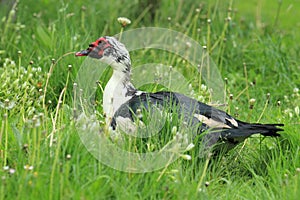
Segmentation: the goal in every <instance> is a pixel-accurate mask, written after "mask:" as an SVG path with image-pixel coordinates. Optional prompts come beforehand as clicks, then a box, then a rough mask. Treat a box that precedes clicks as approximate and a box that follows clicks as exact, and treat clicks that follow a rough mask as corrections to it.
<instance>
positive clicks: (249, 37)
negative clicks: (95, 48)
mask: <svg viewBox="0 0 300 200" xmlns="http://www.w3.org/2000/svg"><path fill="white" fill-rule="evenodd" d="M299 11H300V3H299V2H298V1H297V0H286V1H281V0H276V1H271V0H261V1H260V0H250V1H240V0H226V1H221V0H212V1H209V0H208V1H193V0H187V1H184V0H175V1H171V0H165V1H159V0H144V1H143V0H134V1H125V0H116V1H101V0H100V1H92V0H85V1H67V0H60V1H54V0H43V1H34V0H26V1H20V0H19V1H7V0H0V200H7V199H80V200H83V199H298V198H299V196H300V145H299V144H300V134H299V129H300V91H299V89H298V88H300V60H299V58H300V45H299V41H300V32H299V30H300V21H299V19H300V12H299ZM118 17H126V18H128V19H130V20H131V24H129V25H127V26H126V27H122V26H121V25H120V24H119V23H118V21H117V18H118ZM141 27H160V28H167V29H171V30H175V31H178V32H181V33H183V34H185V35H187V36H188V37H190V38H193V39H194V40H195V41H197V42H198V43H199V45H201V46H205V51H207V52H208V53H209V55H210V57H211V59H212V60H213V61H214V63H215V65H216V67H217V69H218V70H219V72H220V74H221V77H222V79H223V80H224V83H225V85H224V90H225V91H226V96H225V101H226V102H225V104H223V105H217V106H219V107H218V108H219V109H222V110H225V111H226V112H228V113H230V114H231V115H232V116H234V117H237V118H238V119H240V120H243V121H248V122H259V123H283V124H285V126H284V131H283V132H280V133H281V136H280V137H278V138H265V137H262V136H260V135H255V136H253V137H251V138H248V139H247V140H246V141H245V142H244V143H242V144H240V145H238V146H237V147H236V148H235V149H233V150H231V151H229V152H228V153H226V154H220V155H218V156H217V157H214V158H212V157H207V158H205V159H203V158H199V157H198V153H197V150H196V149H192V150H190V151H188V152H184V155H183V156H181V157H179V158H178V159H177V160H176V161H175V162H173V163H172V164H170V165H168V166H165V167H164V168H162V169H159V170H155V171H153V172H148V173H128V172H123V171H118V170H115V169H113V168H111V167H109V166H107V165H105V164H103V163H102V162H100V161H99V160H98V159H96V158H95V157H94V156H93V155H92V154H90V152H89V151H88V150H87V148H86V147H85V145H84V144H83V143H82V140H81V138H80V136H79V134H78V131H77V128H76V123H77V121H76V117H74V109H73V103H74V101H73V97H74V85H75V86H76V77H77V74H78V71H79V69H80V67H81V65H82V63H83V62H84V59H85V58H78V57H75V56H74V54H75V52H77V51H79V50H82V49H86V48H87V47H88V45H89V44H90V43H91V42H93V41H95V40H96V39H97V38H99V37H101V36H106V35H108V36H113V35H116V34H119V33H120V32H125V31H128V30H134V29H136V28H141ZM145 39H146V38H145ZM130 54H131V59H132V68H133V70H134V68H135V66H140V65H143V64H147V63H158V62H159V63H163V64H165V65H168V66H172V67H173V68H174V69H175V70H176V71H178V72H180V74H182V75H183V76H184V78H185V79H186V80H188V81H189V83H190V86H189V88H190V89H191V91H193V94H192V95H194V96H193V97H196V98H198V99H201V100H202V101H204V102H205V103H215V102H210V99H211V97H210V93H209V92H208V88H207V87H206V83H205V82H203V81H202V80H201V79H200V78H199V74H198V72H197V70H194V69H195V68H194V67H193V66H191V63H188V62H186V61H185V60H184V59H182V58H180V57H178V56H177V55H175V54H170V53H167V52H163V51H159V50H151V49H150V50H143V49H141V50H137V51H133V52H130ZM111 73H112V70H111V69H109V68H107V69H105V70H104V73H103V74H102V75H101V77H99V81H98V82H97V83H95V84H94V85H91V87H95V88H96V96H95V98H94V102H93V103H94V104H93V105H95V113H96V116H97V118H98V120H99V124H100V126H101V127H102V128H104V126H105V125H104V117H103V112H102V89H103V88H104V87H105V84H106V83H107V81H108V80H109V78H110V75H111ZM133 76H135V75H134V74H133ZM74 83H75V84H74ZM141 89H143V90H146V91H149V92H155V91H159V90H164V89H168V88H165V87H164V86H161V85H157V84H155V83H154V84H147V85H144V86H142V88H141ZM83 104H84V103H83ZM171 132H172V130H168V129H164V131H162V133H161V138H162V140H161V141H157V140H155V139H153V140H152V141H151V140H149V141H148V142H149V146H150V147H153V148H154V149H155V148H163V145H162V146H159V145H161V144H159V145H158V143H160V142H162V141H166V143H167V140H168V139H169V137H170V134H172V133H171ZM107 135H109V134H107ZM107 137H109V136H107ZM151 142H152V143H151ZM127 145H128V146H127ZM144 145H145V144H143V143H142V142H141V141H139V142H136V141H133V142H132V141H131V140H130V139H128V141H127V142H126V145H124V148H127V149H129V150H132V151H134V150H135V149H137V148H140V147H141V148H143V146H144ZM147 145H148V143H147ZM151 145H152V146H151ZM149 149H150V150H149ZM147 150H149V151H151V148H148V149H146V151H147ZM187 155H188V156H191V157H187ZM187 158H188V159H187ZM189 158H191V159H189ZM116 159H117V157H116ZM116 162H117V160H116Z"/></svg>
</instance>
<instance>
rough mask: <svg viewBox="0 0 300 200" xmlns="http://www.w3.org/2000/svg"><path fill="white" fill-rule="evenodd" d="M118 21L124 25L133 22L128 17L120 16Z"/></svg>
mask: <svg viewBox="0 0 300 200" xmlns="http://www.w3.org/2000/svg"><path fill="white" fill-rule="evenodd" d="M118 22H119V23H120V24H121V25H122V26H123V27H125V26H127V25H128V24H131V21H130V19H128V18H126V17H119V18H118Z"/></svg>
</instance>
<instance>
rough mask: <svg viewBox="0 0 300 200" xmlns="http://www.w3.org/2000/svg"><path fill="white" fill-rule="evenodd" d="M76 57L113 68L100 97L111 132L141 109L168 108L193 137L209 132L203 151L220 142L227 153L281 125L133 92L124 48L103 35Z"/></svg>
mask: <svg viewBox="0 0 300 200" xmlns="http://www.w3.org/2000/svg"><path fill="white" fill-rule="evenodd" d="M76 56H89V57H91V58H95V59H99V60H100V61H101V62H104V63H107V64H108V65H110V66H111V67H112V68H113V74H112V77H111V78H110V80H109V81H108V83H107V85H106V87H105V89H104V94H103V110H104V112H105V114H106V122H107V123H109V124H110V126H111V127H112V128H113V129H115V128H116V127H117V126H118V125H119V123H121V122H119V119H123V122H122V123H124V119H126V120H127V122H128V123H132V121H133V120H134V116H133V115H134V114H135V113H137V111H138V110H139V109H140V108H141V107H145V108H146V109H151V108H150V107H151V106H154V105H155V106H157V105H158V106H165V105H168V104H172V105H171V106H169V107H170V108H173V106H176V111H175V110H169V112H171V113H172V112H179V113H180V115H181V116H182V119H183V120H184V121H186V122H187V123H188V125H189V126H191V127H195V129H194V133H193V134H194V135H195V136H196V135H197V134H201V133H202V132H204V131H206V130H210V132H209V134H206V135H205V136H204V137H203V139H202V144H203V146H205V148H208V147H213V146H214V145H215V144H218V143H220V142H222V145H223V146H224V147H226V149H227V150H229V149H231V148H233V147H234V146H236V145H237V144H239V143H240V142H242V141H244V140H245V139H246V138H248V137H250V136H251V135H253V134H258V133H260V134H262V135H263V136H273V137H275V136H279V133H277V132H278V131H282V129H280V128H277V126H283V124H259V123H247V122H242V121H240V120H237V119H235V118H233V117H232V116H230V115H229V114H227V113H226V112H224V111H222V110H219V109H216V108H214V107H212V106H209V105H207V104H204V103H201V102H199V101H196V100H195V99H192V98H190V97H187V96H185V95H183V94H179V93H175V92H156V93H147V92H143V91H139V90H137V89H135V87H134V86H133V84H132V83H131V82H130V70H131V61H130V55H129V53H128V51H127V49H126V48H125V46H124V45H123V44H122V43H120V42H119V41H117V40H116V39H115V38H113V37H109V36H105V37H101V38H99V39H97V40H96V41H95V42H93V43H91V44H90V45H89V48H88V49H86V50H83V51H80V52H77V53H76ZM126 120H125V122H126Z"/></svg>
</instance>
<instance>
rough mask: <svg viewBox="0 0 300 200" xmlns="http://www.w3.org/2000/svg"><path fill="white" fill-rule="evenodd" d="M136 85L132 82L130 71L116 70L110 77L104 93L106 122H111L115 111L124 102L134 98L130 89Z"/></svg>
mask: <svg viewBox="0 0 300 200" xmlns="http://www.w3.org/2000/svg"><path fill="white" fill-rule="evenodd" d="M133 89H134V87H133V85H132V84H131V83H130V75H129V72H126V73H125V72H123V71H117V70H114V71H113V74H112V77H111V78H110V79H109V81H108V83H107V85H106V86H105V89H104V94H103V111H104V113H105V115H106V123H107V124H110V122H111V119H112V117H113V115H114V113H115V112H116V111H117V110H118V108H120V106H121V105H122V104H124V103H125V102H126V101H128V100H129V99H131V98H132V94H131V95H128V91H130V90H133Z"/></svg>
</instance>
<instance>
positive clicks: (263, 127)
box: [242, 123, 284, 137]
mask: <svg viewBox="0 0 300 200" xmlns="http://www.w3.org/2000/svg"><path fill="white" fill-rule="evenodd" d="M278 126H284V124H259V123H257V124H250V123H244V124H243V125H242V129H246V130H247V131H249V133H252V134H255V133H260V134H262V135H263V136H271V137H278V136H280V134H279V133H277V132H278V131H283V129H282V128H278Z"/></svg>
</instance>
